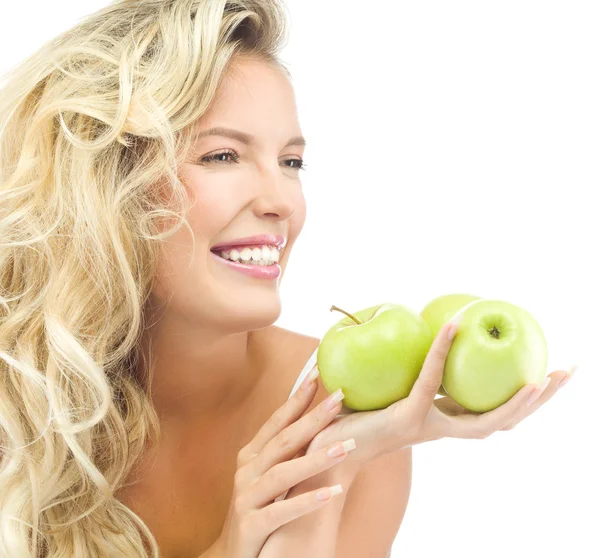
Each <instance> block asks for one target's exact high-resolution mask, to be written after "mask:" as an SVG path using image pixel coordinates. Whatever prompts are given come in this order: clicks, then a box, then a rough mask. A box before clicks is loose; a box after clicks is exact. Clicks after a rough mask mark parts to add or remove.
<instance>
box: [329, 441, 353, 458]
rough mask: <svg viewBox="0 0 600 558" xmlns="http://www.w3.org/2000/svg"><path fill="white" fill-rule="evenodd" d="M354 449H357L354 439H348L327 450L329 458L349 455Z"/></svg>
mask: <svg viewBox="0 0 600 558" xmlns="http://www.w3.org/2000/svg"><path fill="white" fill-rule="evenodd" d="M353 449H356V442H355V441H354V438H348V439H347V440H344V441H343V442H337V443H335V444H334V445H333V446H331V447H330V448H329V449H328V450H327V455H328V456H329V457H338V456H340V455H343V454H345V453H348V452H349V451H351V450H353Z"/></svg>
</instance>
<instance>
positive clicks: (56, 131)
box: [0, 0, 289, 558]
mask: <svg viewBox="0 0 600 558" xmlns="http://www.w3.org/2000/svg"><path fill="white" fill-rule="evenodd" d="M287 16H288V13H287V10H286V8H285V6H284V5H283V4H282V3H281V2H280V1H279V0H119V1H115V2H112V3H111V4H109V5H108V6H106V7H105V8H103V9H101V10H99V11H97V12H95V13H93V14H92V15H89V16H87V17H85V18H84V19H82V20H81V21H80V22H79V23H78V24H77V25H75V26H74V27H73V28H71V29H70V30H68V31H66V32H65V33H62V34H61V35H60V36H58V37H57V38H55V39H53V40H51V41H50V42H48V44H46V45H44V46H43V47H42V48H40V49H39V50H38V51H37V52H36V53H35V54H33V55H32V56H30V57H29V58H27V59H26V60H24V61H23V62H22V63H21V64H20V65H18V66H16V67H15V68H13V69H12V70H11V71H10V72H9V73H7V74H5V76H4V79H3V82H2V88H1V89H0V556H2V557H11V558H17V557H19V558H25V557H32V558H38V557H43V558H73V557H77V558H83V557H104V556H111V557H115V556H127V557H128V558H132V557H137V556H140V557H147V556H153V557H158V556H159V555H160V553H159V548H158V545H157V543H156V540H155V538H154V537H153V535H152V533H151V532H150V530H149V528H148V527H147V526H146V525H145V524H144V522H143V521H142V520H141V518H140V517H138V516H137V515H136V514H135V513H134V512H133V511H132V510H130V509H128V508H127V507H126V506H125V505H123V504H122V503H121V502H119V501H118V500H117V499H116V498H115V492H116V491H117V490H118V489H119V488H121V487H122V486H124V482H125V479H126V478H127V477H128V474H129V473H130V472H132V468H133V465H134V463H135V462H136V460H137V459H138V458H139V457H140V455H141V453H142V450H144V449H145V448H147V447H148V444H150V445H153V444H156V443H157V442H158V440H159V437H160V429H159V423H158V417H157V414H156V412H155V410H154V408H153V407H152V404H151V397H150V395H151V394H150V393H149V391H148V388H147V386H149V385H150V384H151V378H152V362H151V360H152V359H151V358H149V359H148V360H149V361H150V362H148V363H145V362H144V364H145V366H144V367H143V368H144V373H143V375H144V377H140V375H141V374H140V373H138V362H139V360H140V359H139V351H138V348H139V343H140V339H141V335H142V332H143V328H144V321H145V320H144V312H143V310H144V307H145V305H146V304H147V301H148V299H149V294H150V292H151V290H152V285H153V278H154V274H155V269H156V266H157V260H158V256H159V251H160V241H161V240H162V239H164V238H167V237H169V236H170V235H171V234H173V233H175V232H177V230H179V228H180V227H181V226H186V227H187V228H188V229H189V230H190V232H191V228H190V226H189V223H188V222H187V220H186V219H185V217H184V215H185V214H186V212H187V210H188V209H189V208H190V206H191V204H192V203H193V202H194V200H193V199H192V198H193V196H192V195H190V194H191V193H190V191H189V189H188V188H186V185H185V184H184V183H183V182H182V181H181V180H180V179H179V178H178V175H177V169H178V167H179V166H180V164H181V163H182V162H184V161H186V159H187V157H188V156H189V153H190V150H191V147H192V143H193V128H194V127H193V124H194V122H195V121H196V120H197V119H198V118H200V117H201V116H202V114H203V113H204V112H205V111H206V110H207V108H208V107H209V105H210V103H211V101H212V99H213V98H214V96H215V93H216V90H217V87H218V85H219V83H220V80H221V79H222V77H223V75H224V72H225V71H226V70H227V68H228V67H229V66H230V63H231V62H232V60H233V59H234V58H235V57H237V56H242V55H244V56H250V57H258V58H259V59H261V60H265V61H268V62H270V63H273V64H275V65H277V66H278V67H280V68H281V69H283V70H284V72H285V73H286V74H287V75H289V72H288V71H287V69H286V68H285V66H284V64H283V62H282V61H281V60H280V59H279V52H280V50H281V49H282V47H283V46H284V44H285V42H286V40H287V29H286V27H287ZM167 221H169V222H174V224H173V225H172V226H171V227H170V228H169V227H165V223H166V222H167ZM192 239H193V235H192ZM155 241H159V242H155ZM143 360H144V361H145V358H144V359H143ZM146 364H147V366H146Z"/></svg>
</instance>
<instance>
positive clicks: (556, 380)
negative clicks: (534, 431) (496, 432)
mask: <svg viewBox="0 0 600 558" xmlns="http://www.w3.org/2000/svg"><path fill="white" fill-rule="evenodd" d="M567 376H568V373H567V372H565V371H564V370H556V371H555V372H552V373H551V374H548V378H550V383H549V384H548V387H547V388H546V389H545V390H544V391H543V392H542V393H541V395H540V396H539V397H538V398H537V399H536V400H535V401H534V402H533V403H532V404H531V405H529V406H526V407H525V408H521V409H520V411H519V412H518V414H517V416H516V417H513V418H512V419H511V420H509V421H508V423H507V424H505V425H504V426H503V427H502V428H500V430H512V429H513V428H514V427H515V426H516V425H517V424H519V423H520V422H521V421H522V420H523V419H525V418H527V417H528V416H529V415H531V414H533V413H534V412H535V411H536V410H537V409H539V408H540V407H541V406H542V405H543V404H544V403H546V401H548V400H549V399H551V398H552V397H553V396H554V394H555V393H556V392H557V391H558V388H559V387H560V383H561V382H562V381H563V379H564V378H566V377H567Z"/></svg>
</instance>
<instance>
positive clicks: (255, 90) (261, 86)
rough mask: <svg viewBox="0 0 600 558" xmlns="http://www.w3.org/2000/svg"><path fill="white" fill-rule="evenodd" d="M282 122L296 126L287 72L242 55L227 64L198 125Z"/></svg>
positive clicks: (291, 88) (294, 109) (282, 123)
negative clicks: (225, 122)
mask: <svg viewBox="0 0 600 558" xmlns="http://www.w3.org/2000/svg"><path fill="white" fill-rule="evenodd" d="M223 120H226V121H227V122H228V123H229V124H230V125H232V126H233V125H236V124H237V125H238V126H241V125H243V123H244V122H246V123H247V124H248V125H252V126H253V127H256V125H257V124H261V123H262V124H263V125H267V124H269V123H270V124H277V123H279V124H281V125H283V126H286V127H289V126H297V125H298V117H297V108H296V99H295V95H294V89H293V87H292V84H291V82H290V80H289V78H288V76H287V75H286V74H285V72H284V71H283V70H282V69H281V68H278V67H277V66H275V65H274V64H272V63H269V62H267V61H263V60H256V59H249V58H239V59H235V60H234V61H232V63H231V64H230V66H229V67H228V68H227V70H226V72H225V74H224V76H223V79H222V81H221V83H220V84H219V87H218V90H217V94H216V95H215V98H214V100H213V102H212V103H211V105H210V107H209V108H208V110H207V111H206V112H205V113H204V115H203V116H202V118H201V119H200V122H199V123H198V124H199V126H198V127H199V128H204V127H206V126H207V125H208V124H209V123H210V124H213V123H214V124H216V123H218V124H224V122H223Z"/></svg>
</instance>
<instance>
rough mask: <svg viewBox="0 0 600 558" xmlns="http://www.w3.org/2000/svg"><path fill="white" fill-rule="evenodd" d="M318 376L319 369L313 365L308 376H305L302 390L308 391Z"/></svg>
mask: <svg viewBox="0 0 600 558" xmlns="http://www.w3.org/2000/svg"><path fill="white" fill-rule="evenodd" d="M318 376H319V369H318V368H317V365H315V366H314V368H313V369H312V370H311V371H310V372H309V374H308V376H306V378H305V380H304V383H303V385H302V387H303V388H304V389H309V388H310V387H311V386H312V384H313V382H314V381H315V380H316V379H317V377H318Z"/></svg>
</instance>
